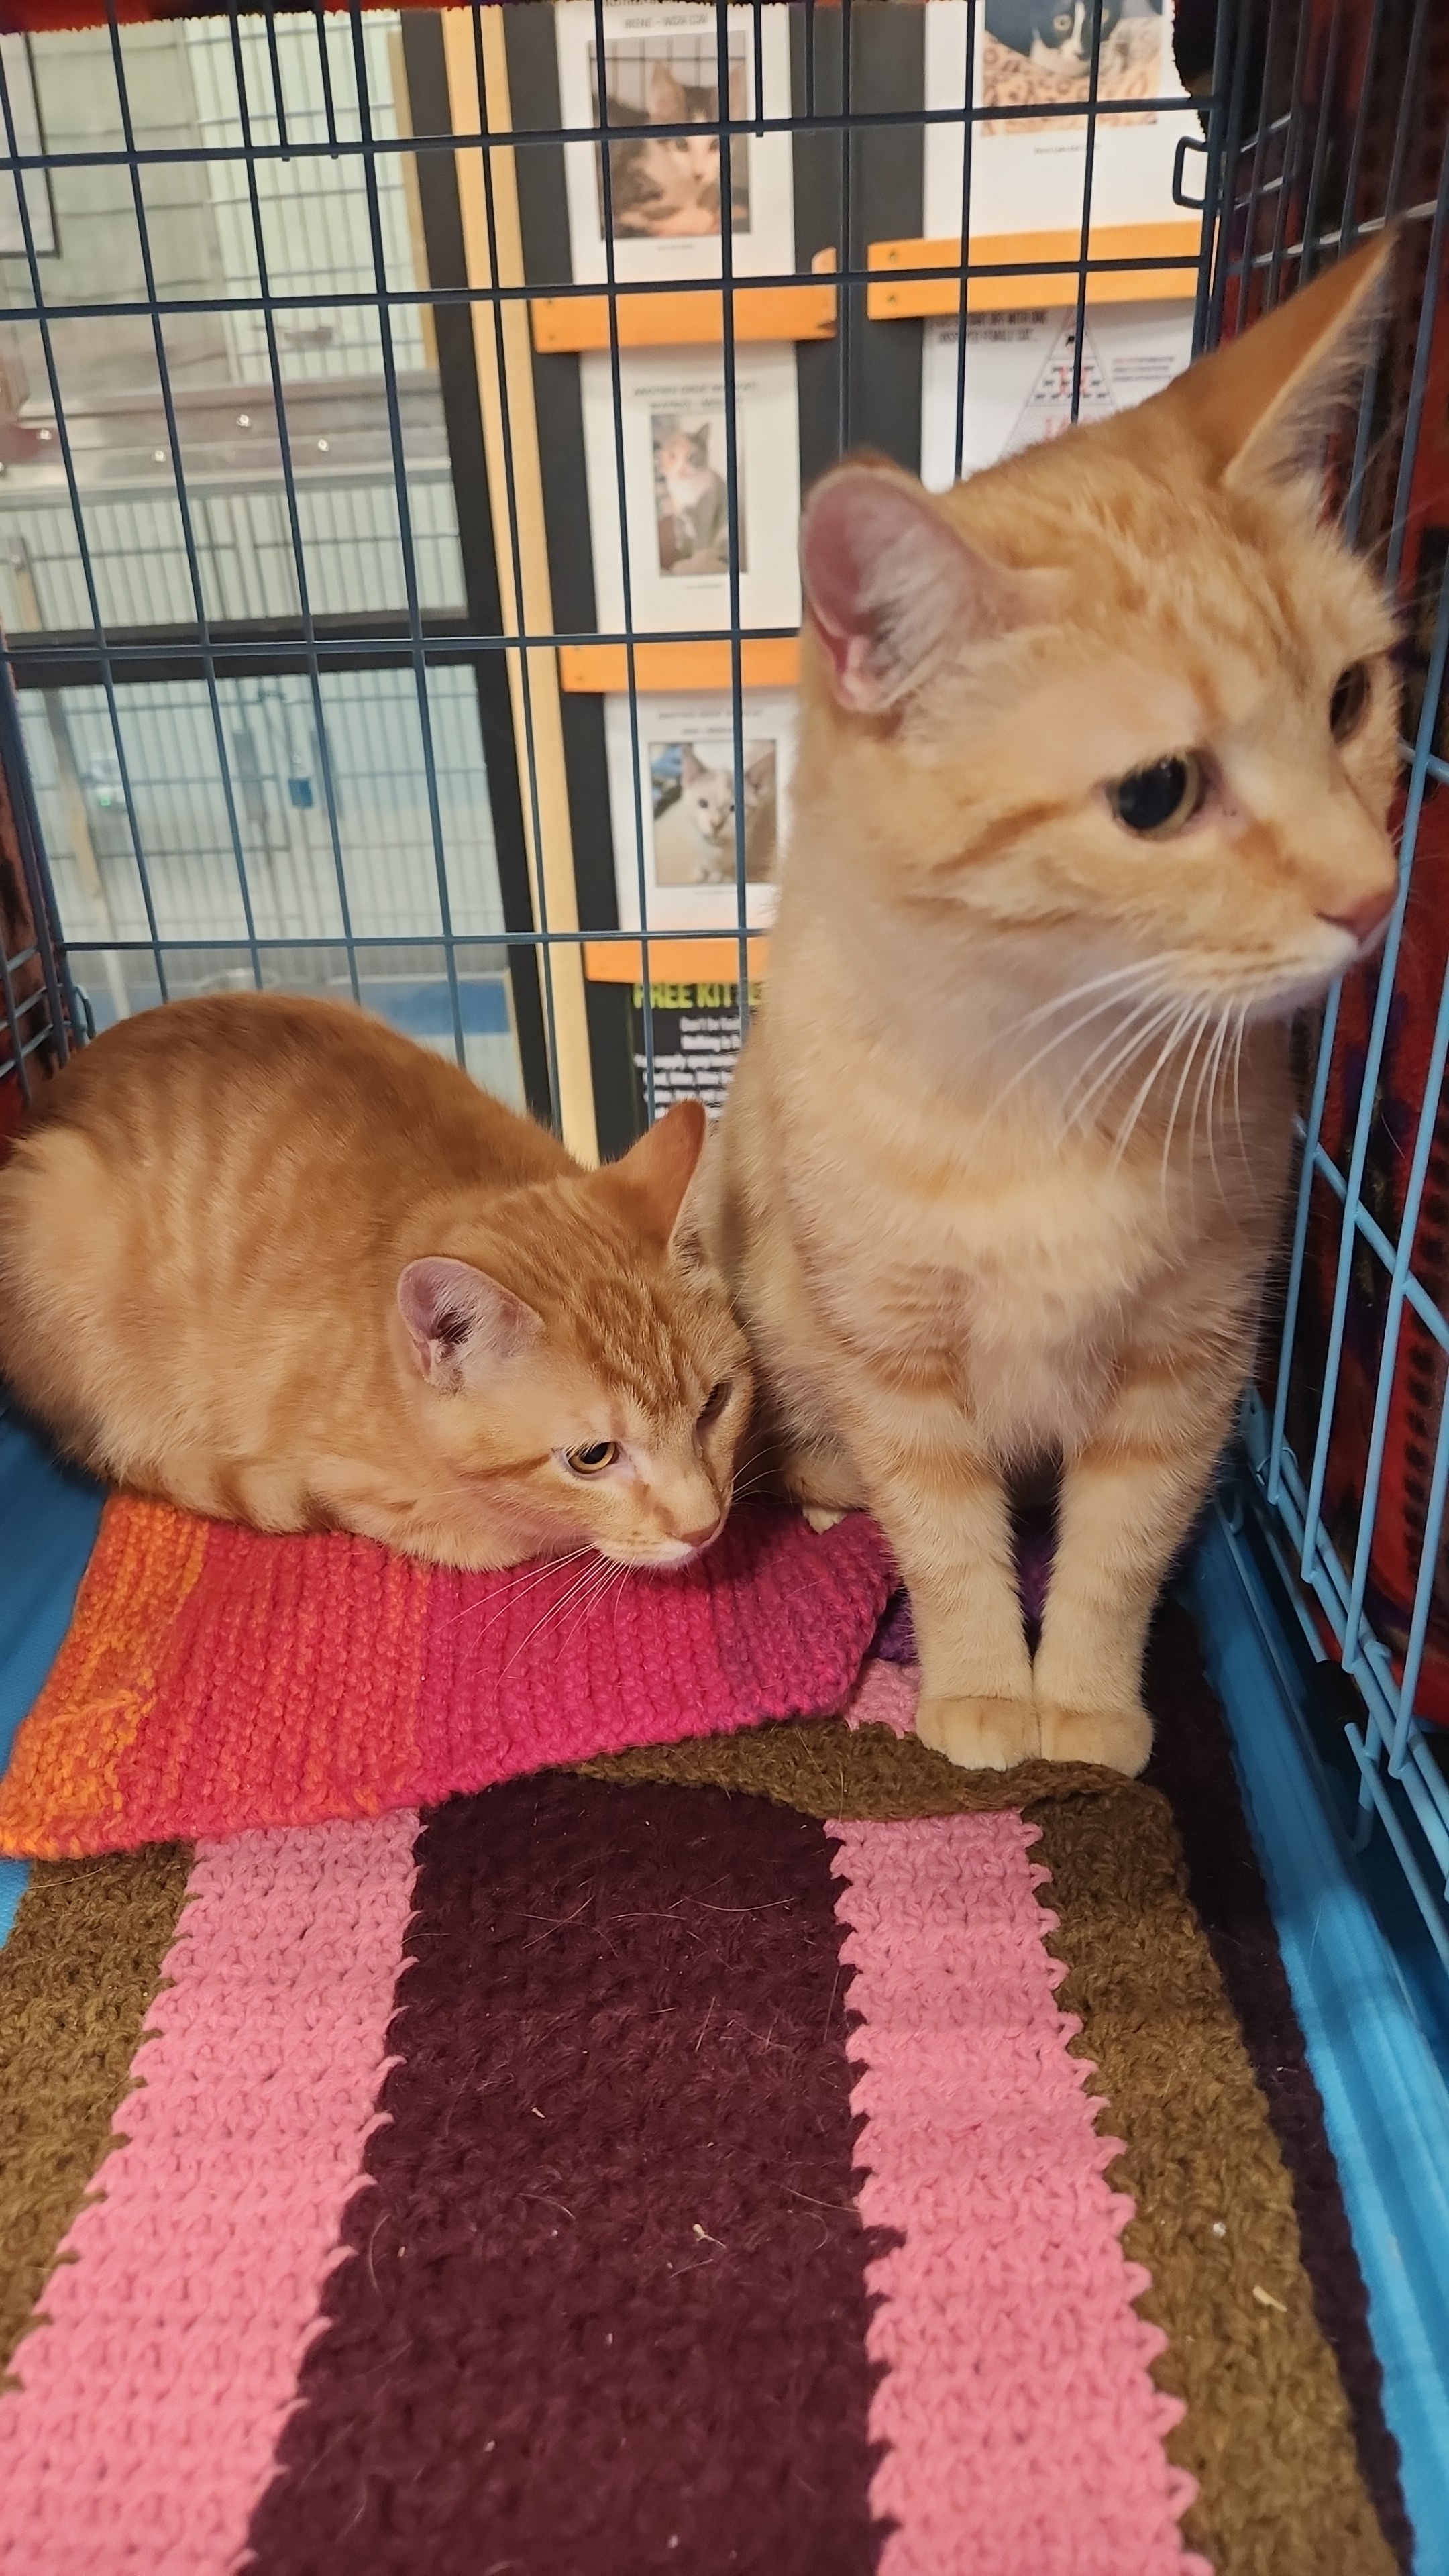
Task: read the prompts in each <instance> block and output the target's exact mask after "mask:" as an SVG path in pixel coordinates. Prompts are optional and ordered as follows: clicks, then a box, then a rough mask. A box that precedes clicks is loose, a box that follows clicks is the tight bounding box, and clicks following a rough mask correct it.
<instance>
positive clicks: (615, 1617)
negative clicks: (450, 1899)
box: [0, 1498, 893, 1859]
mask: <svg viewBox="0 0 1449 2576" xmlns="http://www.w3.org/2000/svg"><path fill="white" fill-rule="evenodd" d="M892 1581H893V1575H892V1568H891V1560H890V1555H889V1551H888V1549H887V1547H886V1544H885V1541H884V1539H883V1538H882V1536H881V1534H880V1532H879V1530H878V1529H877V1528H876V1526H875V1524H874V1522H872V1521H870V1520H868V1519H866V1518H865V1517H864V1516H863V1515H859V1514H852V1515H851V1516H850V1517H849V1518H848V1519H846V1520H844V1521H842V1522H841V1523H840V1524H839V1525H838V1527H836V1528H835V1529H833V1530H831V1531H829V1532H828V1533H827V1534H826V1535H824V1536H822V1537H817V1536H815V1535H814V1534H813V1533H812V1532H811V1531H810V1530H809V1529H808V1528H807V1527H806V1525H805V1523H804V1521H803V1520H801V1519H800V1518H799V1516H798V1515H797V1514H795V1513H793V1512H787V1511H781V1510H769V1509H762V1508H759V1507H751V1508H747V1509H744V1510H741V1511H738V1512H736V1513H735V1514H734V1516H733V1517H732V1519H731V1521H730V1523H729V1525H728V1527H727V1529H726V1530H725V1532H724V1535H723V1536H722V1537H721V1538H720V1539H719V1540H718V1541H717V1542H716V1544H715V1546H714V1547H712V1548H711V1549H710V1550H709V1551H708V1553H707V1554H706V1555H705V1556H703V1557H701V1558H698V1559H696V1560H695V1562H694V1563H693V1564H691V1565H688V1566H685V1567H683V1568H681V1569H679V1570H678V1571H677V1572H668V1573H657V1574H651V1573H639V1574H620V1573H618V1572H617V1571H616V1570H615V1569H613V1568H611V1567H607V1566H605V1565H604V1564H603V1563H602V1561H601V1560H600V1559H598V1558H596V1557H590V1558H588V1559H587V1560H586V1561H585V1562H584V1564H583V1565H580V1564H578V1563H563V1564H558V1565H547V1564H545V1565H528V1566H520V1567H517V1568H516V1569H514V1570H512V1571H511V1572H509V1573H507V1574H468V1575H464V1574H453V1573H448V1572H446V1571H443V1570H441V1569H439V1568H437V1567H433V1566H424V1565H419V1564H417V1563H416V1562H414V1561H413V1560H412V1559H410V1558H407V1557H401V1556H393V1555H390V1554H389V1553H388V1551H387V1550H386V1549H384V1548H381V1547H378V1546H376V1545H374V1544H373V1542H372V1541H371V1540H368V1539H359V1538H345V1537H335V1536H327V1537H317V1538H265V1537H262V1536H259V1535H258V1534H257V1533H256V1532H255V1531H251V1530H243V1529H236V1528H233V1527H230V1526H227V1525H225V1524H223V1523H221V1522H216V1521H202V1520H196V1519H193V1518H191V1517H190V1516H189V1515H187V1514H185V1513H182V1512H177V1511H173V1510H171V1509H170V1508H169V1507H168V1506H166V1505H164V1504H157V1503H142V1502H136V1501H132V1500H130V1499H128V1498H121V1499H117V1500H114V1501H112V1502H111V1503H109V1504H108V1505H107V1507H106V1512H105V1516H104V1518H103V1520H102V1524H101V1532H100V1536H99V1538H98V1540H97V1543H96V1548H95V1553H94V1555H93V1557H92V1559H91V1563H90V1566H89V1568H88V1570H87V1573H86V1577H85V1581H84V1583H83V1584H82V1586H81V1592H80V1597H79V1599H78V1601H77V1603H76V1609H75V1616H74V1618H73V1620H72V1622H71V1627H70V1631H69V1633H68V1635H67V1637H66V1640H65V1643H64V1645H63V1646H62V1648H61V1651H60V1654H59V1656H58V1657H57V1659H56V1663H55V1667H54V1669H53V1671H52V1673H51V1676H50V1679H49V1681H48V1682H47V1684H46V1686H45V1689H44V1690H43V1691H42V1693H41V1696H40V1698H39V1699H38V1701H37V1702H36V1704H35V1707H34V1708H33V1709H32V1711H31V1713H30V1715H29V1717H28V1718H27V1719H26V1721H25V1723H24V1725H23V1726H22V1727H21V1730H20V1733H19V1735H18V1737H17V1738H16V1743H15V1749H14V1754H13V1756H12V1759H11V1763H10V1767H9V1770H8V1772H7V1773H6V1775H5V1778H4V1781H3V1783H0V1852H6V1853H12V1854H20V1855H23V1856H28V1857H34V1858H42V1859H51V1858H73V1857H78V1856H80V1855H83V1854H86V1853H95V1852H109V1851H128V1850H132V1849H134V1848H136V1847H137V1846H139V1845H140V1844H142V1843H148V1842H158V1841H170V1840H172V1839H173V1838H177V1837H181V1838H186V1839H192V1838H199V1837H211V1838H221V1837H223V1836H226V1835H229V1834H235V1833H240V1832H241V1831H243V1830H244V1829H245V1828H247V1827H251V1826H281V1825H313V1824H322V1823H326V1822H329V1821H331V1820H334V1819H343V1818H348V1817H359V1816H376V1815H383V1814H386V1813H387V1812H389V1811H390V1810H391V1809H394V1808H398V1807H410V1806H421V1805H429V1804H431V1803H432V1802H433V1801H434V1800H436V1799H439V1798H446V1797H449V1796H451V1795H452V1794H453V1793H454V1792H456V1791H459V1790H473V1789H483V1788H488V1787H490V1786H491V1785H492V1784H493V1783H494V1782H495V1781H499V1780H506V1779H509V1778H511V1777H514V1776H515V1775H517V1774H519V1773H523V1772H529V1771H536V1770H540V1769H543V1768H545V1767H546V1766H548V1765H550V1764H555V1763H566V1762H577V1761H581V1760H584V1759H585V1758H586V1757H588V1756H589V1755H591V1754H596V1753H613V1752H621V1751H623V1750H624V1749H625V1748H626V1747H627V1746H629V1745H640V1744H665V1743H671V1742H675V1741H678V1740H680V1739H682V1738H684V1737H686V1736H693V1735H713V1734H720V1733H726V1732H730V1731H732V1730H734V1729H735V1728H737V1727H742V1726H752V1725H756V1724H758V1723H759V1722H760V1721H761V1720H763V1719H766V1718H778V1717H814V1716H823V1715H825V1714H827V1713H829V1712H831V1711H834V1710H836V1709H838V1708H839V1707H840V1706H841V1705H842V1702H843V1701H844V1699H845V1698H846V1696H847V1694H848V1692H849V1690H850V1688H851V1686H852V1684H853V1683H854V1682H855V1680H856V1678H857V1676H858V1675H859V1672H860V1669H861V1665H862V1663H863V1661H864V1659H865V1656H866V1654H867V1653H868V1651H869V1648H870V1645H871V1641H872V1638H873V1637H874V1634H875V1631H876V1627H877V1625H878V1623H879V1620H880V1616H881V1613H882V1611H883V1609H884V1607H885V1603H886V1600H887V1597H888V1595H889V1592H890V1589H891V1585H892Z"/></svg>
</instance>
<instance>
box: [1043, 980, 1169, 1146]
mask: <svg viewBox="0 0 1449 2576" xmlns="http://www.w3.org/2000/svg"><path fill="white" fill-rule="evenodd" d="M1181 1008H1182V1005H1181V1003H1180V1002H1179V1001H1178V1000H1177V999H1176V998H1174V999H1172V1000H1170V1001H1156V1002H1155V1003H1154V1004H1152V1005H1151V1006H1150V1017H1149V1018H1148V1020H1147V1022H1146V1025H1145V1026H1144V1027H1142V1028H1140V1029H1137V1030H1135V1031H1134V1032H1133V1034H1132V1035H1131V1036H1130V1037H1129V1038H1128V1039H1127V1043H1126V1044H1125V1046H1121V1047H1119V1048H1118V1050H1117V1053H1116V1054H1115V1055H1114V1056H1113V1057H1112V1059H1111V1061H1110V1062H1109V1063H1108V1064H1107V1065H1106V1066H1105V1067H1104V1068H1103V1070H1102V1072H1101V1073H1099V1074H1098V1076H1097V1078H1096V1080H1095V1081H1094V1082H1093V1083H1092V1085H1091V1088H1090V1089H1089V1090H1088V1092H1087V1093H1086V1094H1085V1096H1084V1098H1083V1099H1082V1100H1081V1101H1080V1102H1079V1103H1078V1105H1077V1107H1076V1109H1075V1110H1074V1111H1073V1112H1072V1116H1071V1120H1070V1122H1069V1124H1070V1125H1071V1126H1085V1125H1086V1123H1087V1120H1088V1117H1089V1115H1090V1112H1091V1107H1092V1104H1093V1102H1094V1101H1095V1100H1097V1099H1099V1098H1103V1097H1105V1096H1106V1095H1107V1094H1109V1093H1110V1092H1111V1090H1112V1089H1113V1087H1114V1086H1115V1085H1116V1084H1117V1083H1118V1082H1120V1081H1122V1080H1123V1079H1124V1077H1125V1076H1126V1075H1127V1074H1128V1073H1130V1071H1131V1069H1132V1067H1133V1065H1134V1064H1136V1063H1137V1061H1138V1059H1139V1057H1141V1056H1142V1055H1144V1054H1145V1053H1146V1051H1147V1049H1148V1047H1149V1046H1151V1044H1152V1042H1153V1040H1154V1038H1156V1037H1157V1036H1158V1035H1159V1033H1160V1031H1161V1030H1162V1029H1163V1028H1165V1026H1166V1025H1167V1023H1168V1021H1169V1020H1171V1019H1174V1018H1176V1017H1177V1015H1178V1013H1179V1012H1180V1010H1181ZM1132 1016H1133V1018H1135V1017H1136V1013H1135V1012H1134V1013H1133V1015H1132ZM1130 1025H1131V1023H1130V1021H1129V1023H1128V1026H1129V1027H1130ZM1117 1034H1119V1035H1120V1034H1121V1032H1120V1031H1119V1032H1117Z"/></svg>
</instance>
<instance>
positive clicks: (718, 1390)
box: [699, 1377, 735, 1431]
mask: <svg viewBox="0 0 1449 2576" xmlns="http://www.w3.org/2000/svg"><path fill="white" fill-rule="evenodd" d="M734 1391H735V1382H734V1379H733V1378H730V1377H722V1378H719V1379H717V1380H716V1382H715V1384H714V1385H713V1386H712V1387H711V1388H710V1391H709V1393H708V1395H707V1396H706V1397H705V1399H704V1402H703V1404H702V1405H701V1406H700V1409H699V1428H700V1430H701V1431H703V1430H705V1429H706V1428H707V1426H708V1425H709V1424H710V1423H711V1422H718V1420H719V1418H720V1415H721V1414H722V1413H723V1411H724V1409H725V1406H726V1405H727V1404H728V1402H729V1400H730V1397H731V1396H732V1395H733V1393H734Z"/></svg>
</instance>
